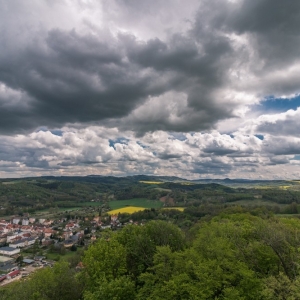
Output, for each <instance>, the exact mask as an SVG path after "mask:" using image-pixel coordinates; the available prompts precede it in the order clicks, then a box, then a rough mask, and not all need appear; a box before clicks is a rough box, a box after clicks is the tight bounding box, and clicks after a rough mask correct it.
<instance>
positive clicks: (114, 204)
mask: <svg viewBox="0 0 300 300" xmlns="http://www.w3.org/2000/svg"><path fill="white" fill-rule="evenodd" d="M127 206H135V207H143V208H160V207H162V206H163V203H162V202H160V201H155V200H149V199H144V198H135V199H128V200H113V201H110V202H109V207H110V208H111V209H119V208H123V207H127Z"/></svg>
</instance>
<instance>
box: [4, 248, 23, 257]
mask: <svg viewBox="0 0 300 300" xmlns="http://www.w3.org/2000/svg"><path fill="white" fill-rule="evenodd" d="M18 253H20V249H19V248H12V247H1V248H0V254H3V255H8V256H12V255H15V254H18Z"/></svg>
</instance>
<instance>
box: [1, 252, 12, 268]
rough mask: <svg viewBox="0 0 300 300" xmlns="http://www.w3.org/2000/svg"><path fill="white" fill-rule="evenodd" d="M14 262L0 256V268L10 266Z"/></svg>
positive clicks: (9, 258)
mask: <svg viewBox="0 0 300 300" xmlns="http://www.w3.org/2000/svg"><path fill="white" fill-rule="evenodd" d="M14 261H15V259H14V258H11V257H7V256H2V255H0V267H3V266H6V265H9V264H12V263H13V262H14Z"/></svg>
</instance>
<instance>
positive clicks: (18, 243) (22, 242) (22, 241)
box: [9, 237, 37, 248]
mask: <svg viewBox="0 0 300 300" xmlns="http://www.w3.org/2000/svg"><path fill="white" fill-rule="evenodd" d="M36 239H37V237H29V238H24V239H20V240H18V241H15V242H13V243H11V244H9V247H12V248H23V247H27V246H30V245H33V244H34V242H35V240H36Z"/></svg>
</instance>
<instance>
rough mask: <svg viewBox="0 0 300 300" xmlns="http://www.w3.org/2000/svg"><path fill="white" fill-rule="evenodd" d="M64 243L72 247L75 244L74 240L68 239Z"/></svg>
mask: <svg viewBox="0 0 300 300" xmlns="http://www.w3.org/2000/svg"><path fill="white" fill-rule="evenodd" d="M63 245H64V247H65V248H70V247H72V246H73V245H74V241H73V240H66V241H64V242H63Z"/></svg>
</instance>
